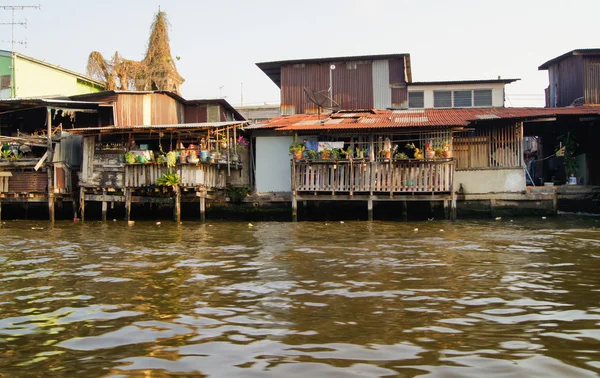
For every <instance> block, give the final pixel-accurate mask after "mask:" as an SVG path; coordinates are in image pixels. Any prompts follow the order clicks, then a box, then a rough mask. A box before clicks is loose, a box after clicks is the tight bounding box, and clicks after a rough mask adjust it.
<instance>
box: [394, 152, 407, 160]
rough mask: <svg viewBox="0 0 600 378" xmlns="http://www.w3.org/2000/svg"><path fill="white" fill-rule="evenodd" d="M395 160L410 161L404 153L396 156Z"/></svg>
mask: <svg viewBox="0 0 600 378" xmlns="http://www.w3.org/2000/svg"><path fill="white" fill-rule="evenodd" d="M394 159H401V160H408V155H407V154H405V153H404V152H398V153H397V154H396V155H394Z"/></svg>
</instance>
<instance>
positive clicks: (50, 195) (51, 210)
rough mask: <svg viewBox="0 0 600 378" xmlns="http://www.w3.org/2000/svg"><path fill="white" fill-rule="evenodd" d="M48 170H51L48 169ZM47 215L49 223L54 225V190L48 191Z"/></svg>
mask: <svg viewBox="0 0 600 378" xmlns="http://www.w3.org/2000/svg"><path fill="white" fill-rule="evenodd" d="M48 169H49V170H50V169H52V168H50V167H48ZM48 215H49V218H50V222H52V223H54V190H52V191H48Z"/></svg>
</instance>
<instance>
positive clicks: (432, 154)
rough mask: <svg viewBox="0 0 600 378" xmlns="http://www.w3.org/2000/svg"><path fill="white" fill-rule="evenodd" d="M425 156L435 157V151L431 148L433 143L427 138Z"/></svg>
mask: <svg viewBox="0 0 600 378" xmlns="http://www.w3.org/2000/svg"><path fill="white" fill-rule="evenodd" d="M425 158H426V159H434V158H435V151H434V150H433V149H432V148H431V143H430V142H429V141H428V140H427V141H425Z"/></svg>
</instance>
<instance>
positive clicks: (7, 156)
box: [2, 150, 12, 160]
mask: <svg viewBox="0 0 600 378" xmlns="http://www.w3.org/2000/svg"><path fill="white" fill-rule="evenodd" d="M11 155H12V151H11V150H3V151H2V158H3V159H6V160H8V159H10V156H11Z"/></svg>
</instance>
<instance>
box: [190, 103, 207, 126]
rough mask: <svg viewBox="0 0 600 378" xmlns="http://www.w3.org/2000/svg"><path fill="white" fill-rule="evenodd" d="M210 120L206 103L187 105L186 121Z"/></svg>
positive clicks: (199, 121)
mask: <svg viewBox="0 0 600 378" xmlns="http://www.w3.org/2000/svg"><path fill="white" fill-rule="evenodd" d="M207 121H208V115H207V112H206V105H205V104H194V105H186V106H185V120H184V122H185V123H202V122H207Z"/></svg>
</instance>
